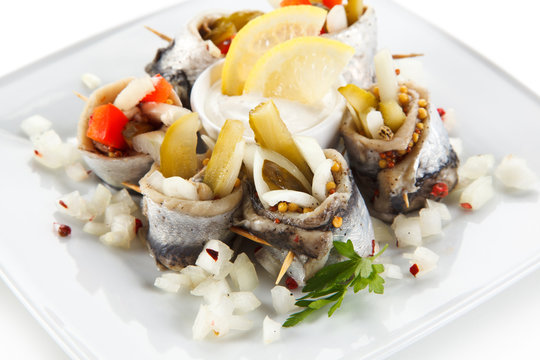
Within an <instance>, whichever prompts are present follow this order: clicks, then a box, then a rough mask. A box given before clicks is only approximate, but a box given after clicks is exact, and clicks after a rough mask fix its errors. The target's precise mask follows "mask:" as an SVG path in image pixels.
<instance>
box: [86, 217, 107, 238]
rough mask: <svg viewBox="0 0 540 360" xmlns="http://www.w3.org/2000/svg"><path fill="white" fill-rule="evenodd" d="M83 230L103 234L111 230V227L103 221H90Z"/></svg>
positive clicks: (98, 234)
mask: <svg viewBox="0 0 540 360" xmlns="http://www.w3.org/2000/svg"><path fill="white" fill-rule="evenodd" d="M83 231H84V232H85V233H88V234H91V235H96V236H101V235H104V234H106V233H108V232H109V231H111V227H110V226H109V225H107V224H105V223H102V222H98V221H88V222H86V224H84V226H83Z"/></svg>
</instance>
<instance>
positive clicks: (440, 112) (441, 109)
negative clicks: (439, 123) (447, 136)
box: [437, 108, 446, 117]
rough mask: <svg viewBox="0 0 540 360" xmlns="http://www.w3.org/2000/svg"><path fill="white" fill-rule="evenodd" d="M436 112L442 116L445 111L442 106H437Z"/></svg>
mask: <svg viewBox="0 0 540 360" xmlns="http://www.w3.org/2000/svg"><path fill="white" fill-rule="evenodd" d="M437 112H438V113H439V116H440V117H443V116H444V114H446V111H444V109H443V108H437Z"/></svg>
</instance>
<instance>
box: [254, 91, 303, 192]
mask: <svg viewBox="0 0 540 360" xmlns="http://www.w3.org/2000/svg"><path fill="white" fill-rule="evenodd" d="M249 125H250V126H251V129H252V130H253V132H254V133H255V141H256V142H257V144H259V145H260V146H262V147H263V148H266V149H270V150H273V151H275V152H277V153H279V154H281V155H283V156H284V157H285V158H287V159H289V160H290V161H291V162H292V163H293V164H294V165H296V166H297V167H298V169H299V170H300V171H301V172H302V174H303V175H304V176H305V177H306V178H307V179H308V181H310V182H311V180H312V179H313V173H312V172H311V169H310V168H309V166H308V164H307V162H306V161H305V160H304V157H303V156H302V154H301V153H300V151H299V150H298V148H297V147H296V143H295V142H294V140H293V138H292V135H291V133H290V132H289V129H287V126H286V125H285V123H284V122H283V120H281V117H280V116H279V111H278V109H277V107H276V105H275V104H274V102H273V101H272V100H270V101H267V102H263V103H261V104H260V105H258V106H257V107H256V108H254V109H253V110H251V111H250V112H249Z"/></svg>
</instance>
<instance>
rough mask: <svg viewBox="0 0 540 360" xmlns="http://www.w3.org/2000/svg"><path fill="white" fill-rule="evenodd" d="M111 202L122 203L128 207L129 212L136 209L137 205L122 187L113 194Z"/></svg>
mask: <svg viewBox="0 0 540 360" xmlns="http://www.w3.org/2000/svg"><path fill="white" fill-rule="evenodd" d="M111 202H112V203H113V204H124V205H126V206H127V207H128V208H129V211H130V213H132V212H134V211H137V210H138V209H139V207H138V206H137V204H135V201H133V198H132V197H131V195H130V194H129V192H128V191H127V189H122V190H120V191H118V192H117V193H116V194H114V195H113V196H112V198H111Z"/></svg>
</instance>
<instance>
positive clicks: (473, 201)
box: [459, 176, 495, 210]
mask: <svg viewBox="0 0 540 360" xmlns="http://www.w3.org/2000/svg"><path fill="white" fill-rule="evenodd" d="M494 195H495V190H494V189H493V180H492V178H491V176H482V177H480V178H478V179H476V180H474V181H473V182H472V183H470V184H469V185H467V187H466V188H465V190H463V192H462V193H461V196H460V198H459V203H460V204H461V206H462V207H463V208H465V209H468V210H478V209H480V208H481V207H482V206H484V204H485V203H487V202H488V201H489V200H490V199H491V198H492V197H493V196H494Z"/></svg>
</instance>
